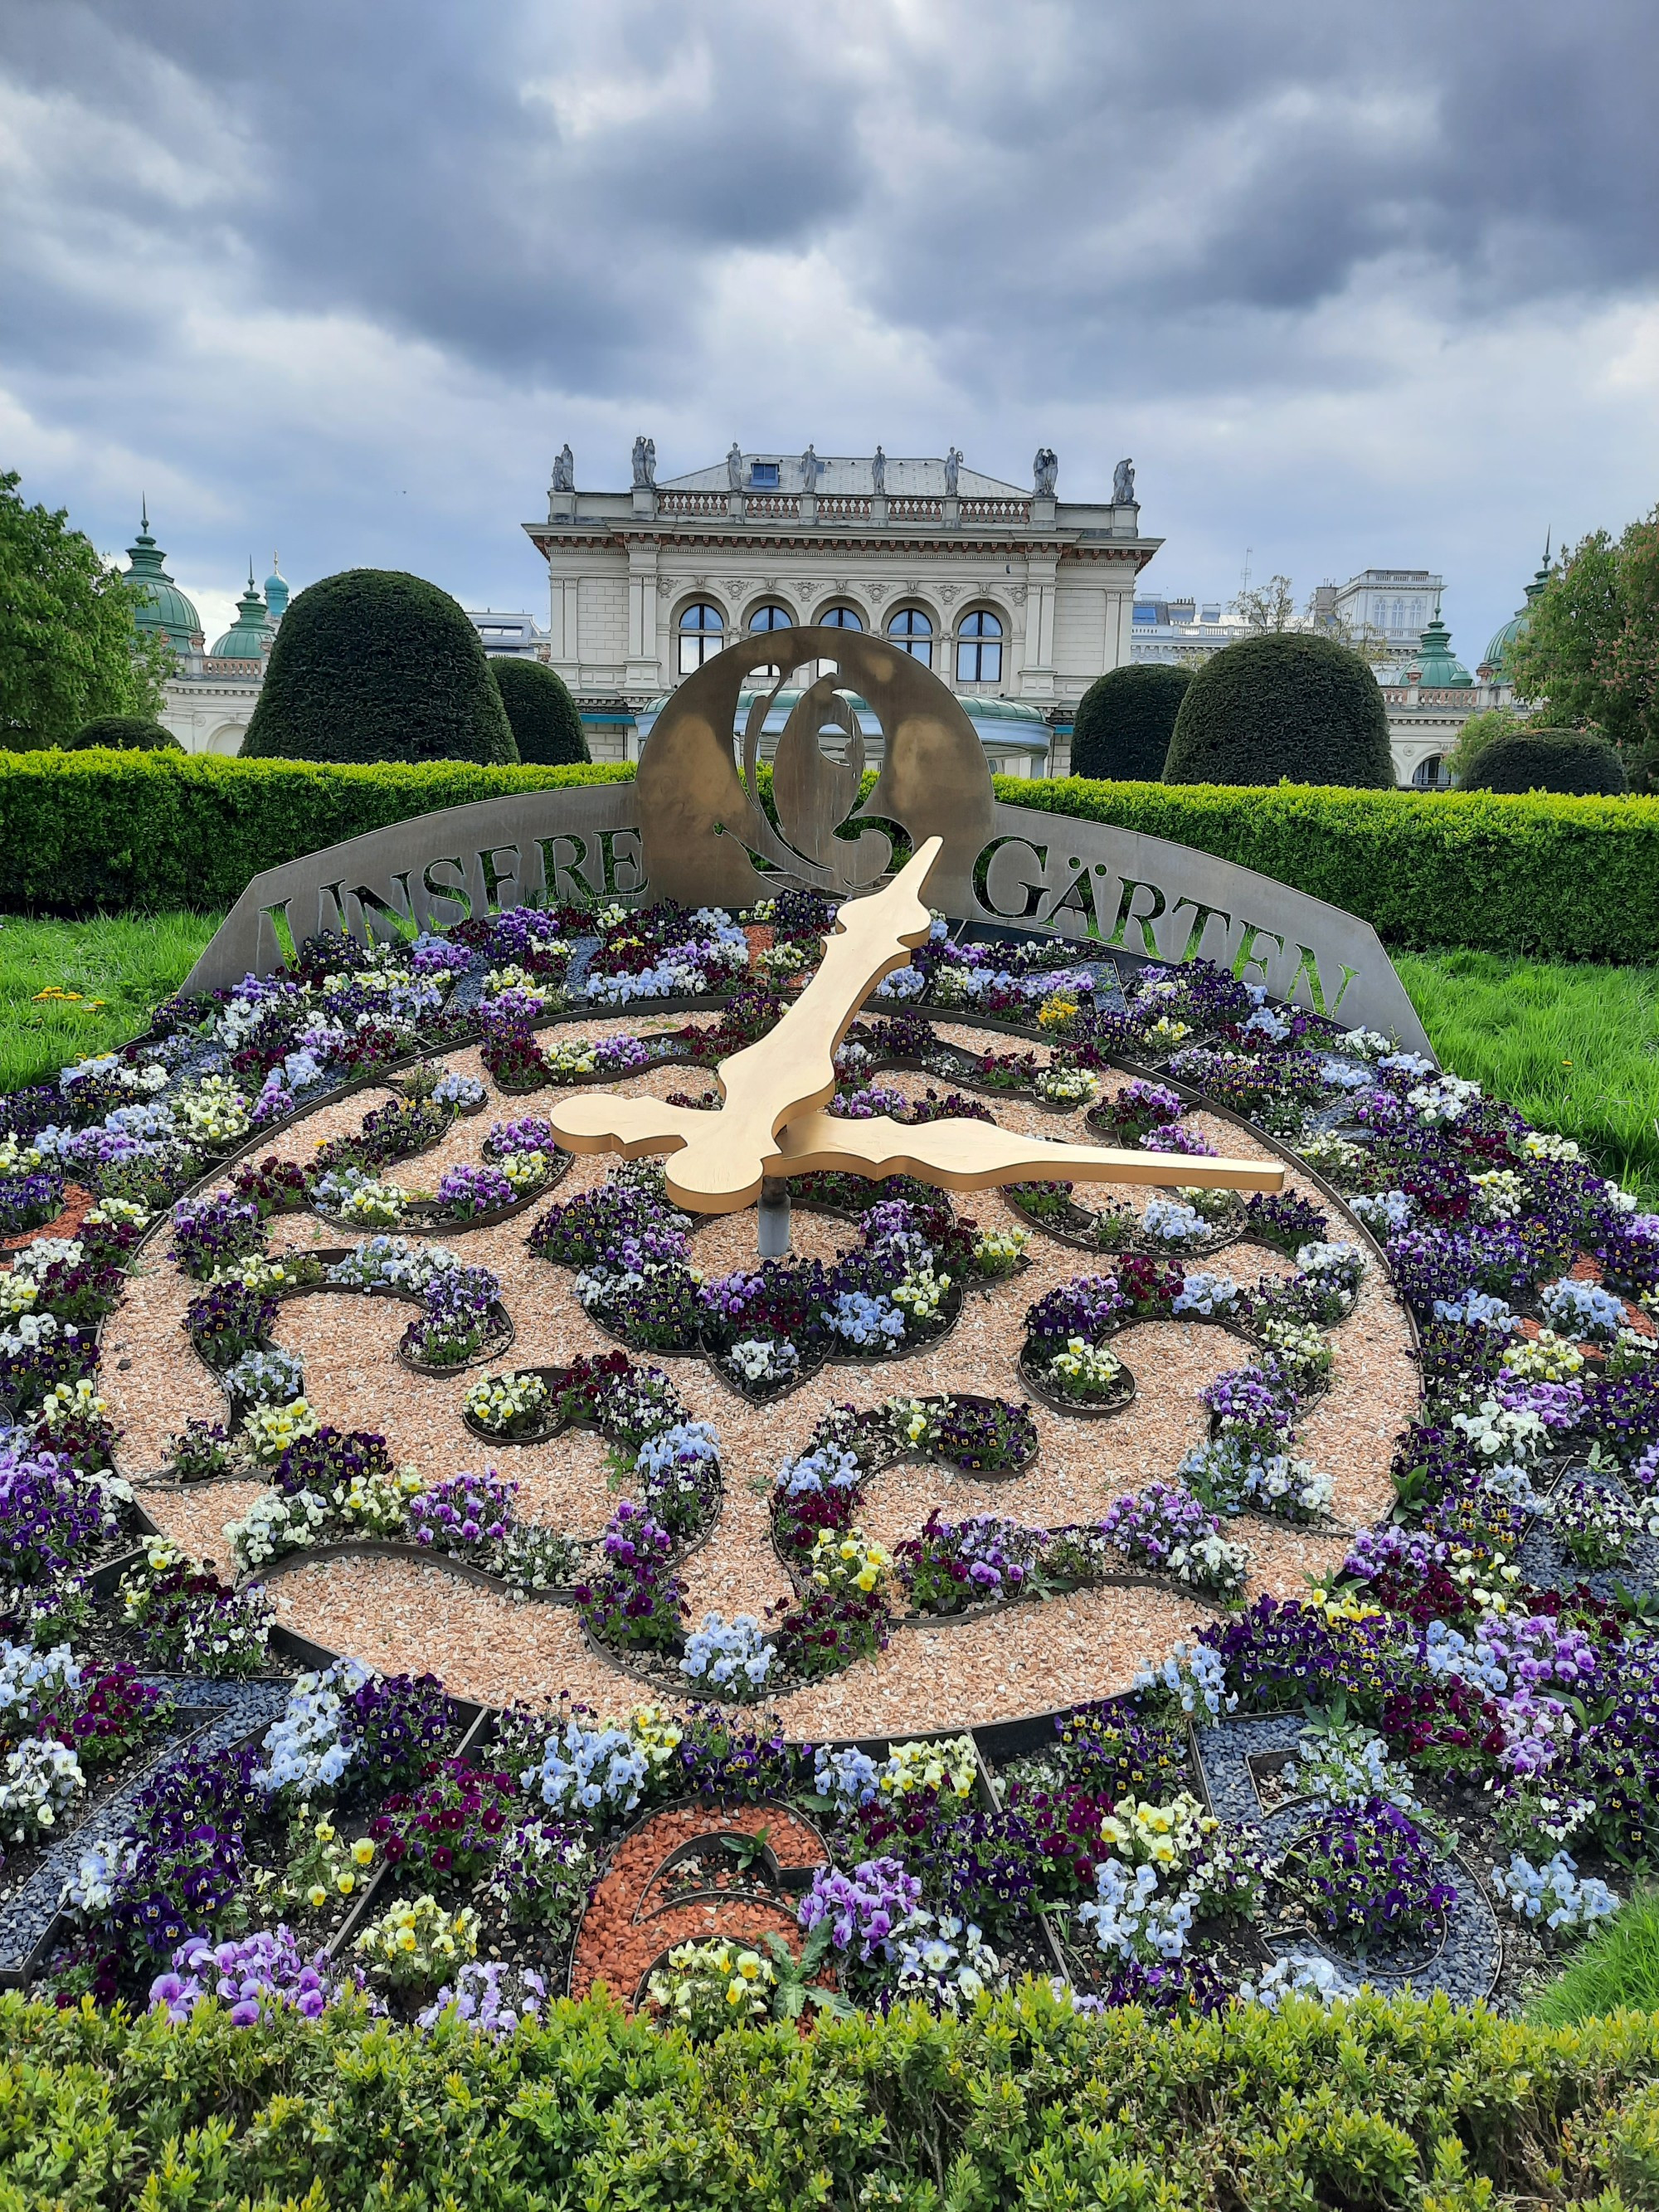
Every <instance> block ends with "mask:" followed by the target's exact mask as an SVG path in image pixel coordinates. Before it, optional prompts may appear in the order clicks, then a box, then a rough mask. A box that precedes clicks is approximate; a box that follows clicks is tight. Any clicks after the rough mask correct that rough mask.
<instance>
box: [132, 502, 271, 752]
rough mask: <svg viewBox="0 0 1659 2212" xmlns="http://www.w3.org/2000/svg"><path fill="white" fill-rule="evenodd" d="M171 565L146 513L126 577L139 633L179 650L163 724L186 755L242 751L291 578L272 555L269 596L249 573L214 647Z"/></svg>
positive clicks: (165, 690) (166, 688) (164, 699)
mask: <svg viewBox="0 0 1659 2212" xmlns="http://www.w3.org/2000/svg"><path fill="white" fill-rule="evenodd" d="M166 560H167V555H166V554H165V553H163V552H162V550H161V547H160V546H159V545H158V544H156V542H155V538H153V537H151V535H150V529H149V510H148V508H146V509H145V510H144V512H143V516H142V519H141V520H140V523H139V527H138V536H137V540H136V541H135V543H134V544H131V545H130V546H129V547H128V548H127V568H126V578H127V581H128V582H129V583H130V584H131V585H132V586H135V588H136V589H137V592H138V597H139V604H138V606H137V610H136V611H135V615H134V620H135V621H136V622H137V624H138V627H139V628H140V629H144V630H148V631H150V632H151V633H153V634H154V635H156V636H158V637H161V638H163V639H164V640H165V641H166V642H167V644H168V645H170V646H171V647H172V648H173V674H172V675H171V676H170V677H169V678H167V682H166V684H164V685H163V686H162V690H161V714H160V715H159V717H158V720H160V721H161V725H162V726H163V727H164V728H166V729H168V730H170V731H171V732H173V736H174V737H175V738H178V740H179V744H181V745H182V746H183V747H184V749H185V751H186V752H187V753H237V752H240V750H241V747H242V739H243V737H244V736H245V735H246V731H247V726H248V723H249V721H250V720H252V714H253V702H254V701H255V700H256V699H257V698H258V696H259V687H260V686H261V684H263V683H264V680H265V660H266V657H267V656H268V655H269V653H270V647H271V641H272V640H273V639H274V638H275V637H276V626H277V624H278V623H280V622H281V621H282V619H283V614H284V612H285V611H286V610H287V607H288V597H289V591H288V580H287V578H286V577H285V576H284V575H283V573H282V570H281V568H280V567H279V566H278V564H277V562H276V556H275V555H274V554H273V555H272V556H271V563H270V575H268V576H267V577H266V578H265V581H264V592H263V593H262V592H261V591H260V589H259V586H258V585H256V584H255V582H254V580H253V571H252V567H250V568H249V570H248V578H247V589H246V591H245V592H243V594H242V596H241V598H240V599H239V600H238V601H237V603H236V619H235V621H234V623H232V624H231V626H230V628H229V629H228V630H227V631H226V632H225V634H224V635H223V636H222V637H221V638H218V639H216V641H214V643H213V644H212V645H211V646H210V645H209V644H208V641H207V635H206V633H205V632H204V629H203V628H202V623H201V617H199V616H198V615H197V611H196V607H195V603H194V602H193V601H192V600H191V599H188V598H187V597H186V596H185V593H184V592H181V591H180V590H179V586H177V584H175V583H174V582H173V579H172V577H171V576H170V575H168V574H167V568H166V567H165V565H164V563H165V562H166Z"/></svg>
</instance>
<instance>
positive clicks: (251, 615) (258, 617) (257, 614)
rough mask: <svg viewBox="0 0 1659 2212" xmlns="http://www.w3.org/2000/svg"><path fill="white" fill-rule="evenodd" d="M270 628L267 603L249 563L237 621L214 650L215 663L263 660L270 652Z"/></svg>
mask: <svg viewBox="0 0 1659 2212" xmlns="http://www.w3.org/2000/svg"><path fill="white" fill-rule="evenodd" d="M270 640H271V628H270V623H268V622H267V621H266V619H265V603H264V600H263V599H261V598H260V597H259V593H258V589H257V588H256V586H255V585H254V581H253V563H252V562H249V563H248V571H247V589H246V591H245V592H243V594H242V596H241V598H240V599H238V600H237V602H236V620H235V622H234V623H233V625H232V626H231V628H230V629H228V630H227V631H226V632H225V634H224V635H223V636H222V638H221V639H220V640H219V642H218V643H217V645H216V646H215V647H214V648H213V653H212V658H213V659H215V660H263V659H264V657H265V655H266V653H269V652H270Z"/></svg>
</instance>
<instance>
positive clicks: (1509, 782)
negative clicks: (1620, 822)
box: [1462, 730, 1630, 797]
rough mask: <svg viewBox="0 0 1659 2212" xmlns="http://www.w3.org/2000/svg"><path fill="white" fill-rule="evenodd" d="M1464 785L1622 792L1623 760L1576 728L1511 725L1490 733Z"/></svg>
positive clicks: (1615, 794)
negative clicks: (1502, 733) (1508, 732)
mask: <svg viewBox="0 0 1659 2212" xmlns="http://www.w3.org/2000/svg"><path fill="white" fill-rule="evenodd" d="M1462 788H1463V789H1464V790H1465V791H1501V792H1522V791H1555V792H1574V793H1587V792H1596V793H1601V794H1602V795H1604V796H1607V797H1622V796H1623V795H1624V793H1626V792H1627V791H1628V790H1629V789H1630V782H1629V780H1628V778H1627V777H1626V774H1625V764H1624V763H1623V762H1622V761H1621V760H1620V757H1619V756H1618V754H1617V752H1615V751H1614V750H1613V747H1612V746H1611V745H1610V744H1608V743H1607V739H1606V738H1587V737H1586V736H1585V735H1584V734H1583V732H1582V731H1580V730H1516V732H1515V733H1514V734H1513V735H1512V736H1510V737H1506V738H1488V739H1487V741H1486V744H1484V745H1482V746H1481V748H1480V751H1479V752H1478V753H1477V754H1476V755H1475V758H1474V766H1473V768H1471V769H1470V770H1469V772H1468V775H1465V776H1464V777H1463V779H1462Z"/></svg>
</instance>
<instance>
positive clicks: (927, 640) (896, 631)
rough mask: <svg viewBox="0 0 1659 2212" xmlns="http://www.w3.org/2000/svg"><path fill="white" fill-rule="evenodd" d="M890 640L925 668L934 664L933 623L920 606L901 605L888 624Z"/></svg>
mask: <svg viewBox="0 0 1659 2212" xmlns="http://www.w3.org/2000/svg"><path fill="white" fill-rule="evenodd" d="M887 635H888V639H889V641H890V643H892V644H894V645H896V646H897V647H898V649H899V651H900V652H901V653H908V654H909V656H910V658H911V659H912V660H919V661H920V662H921V665H922V666H923V667H924V668H931V667H932V666H933V621H932V619H931V617H928V616H927V615H925V614H923V612H922V611H921V608H920V607H900V608H899V610H898V611H897V612H896V614H895V615H894V616H893V617H892V619H891V621H890V622H889V623H888V625H887Z"/></svg>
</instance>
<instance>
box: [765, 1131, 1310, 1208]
mask: <svg viewBox="0 0 1659 2212" xmlns="http://www.w3.org/2000/svg"><path fill="white" fill-rule="evenodd" d="M777 1152H778V1158H777V1159H776V1161H775V1163H769V1165H768V1172H769V1174H771V1175H786V1176H796V1175H810V1174H811V1173H812V1172H813V1171H814V1170H818V1169H822V1168H840V1167H845V1166H847V1165H848V1164H854V1172H855V1173H857V1174H860V1175H867V1176H870V1177H872V1179H877V1178H879V1177H881V1176H890V1175H908V1176H915V1178H916V1180H917V1181H918V1182H927V1183H932V1184H933V1185H934V1186H935V1187H936V1188H939V1189H941V1190H984V1189H987V1188H989V1186H990V1185H992V1184H994V1183H1003V1182H1017V1181H1020V1180H1023V1179H1024V1178H1026V1177H1028V1176H1029V1177H1032V1178H1035V1179H1037V1180H1041V1181H1049V1180H1052V1179H1054V1178H1055V1177H1059V1176H1064V1177H1066V1179H1068V1180H1069V1181H1071V1182H1125V1183H1164V1184H1169V1185H1174V1186H1177V1187H1181V1188H1188V1189H1194V1188H1201V1189H1205V1190H1268V1191H1276V1190H1282V1189H1283V1188H1284V1184H1285V1170H1284V1169H1283V1168H1281V1167H1280V1166H1279V1164H1277V1162H1268V1161H1265V1160H1226V1159H1205V1158H1196V1157H1194V1156H1192V1155H1189V1154H1186V1153H1182V1154H1179V1155H1176V1154H1170V1153H1167V1152H1114V1151H1112V1150H1111V1149H1110V1148H1109V1147H1108V1146H1103V1145H1058V1144H1050V1143H1048V1142H1047V1141H1046V1140H1045V1139H1043V1138H1042V1137H1023V1136H1021V1135H1019V1134H1018V1132H1016V1131H1014V1130H1012V1129H999V1128H995V1127H993V1126H992V1125H991V1124H990V1123H989V1122H987V1121H923V1122H921V1123H919V1124H918V1125H917V1126H916V1127H909V1126H908V1124H907V1123H905V1122H902V1121H893V1120H891V1119H890V1117H888V1116H887V1115H873V1116H872V1118H871V1119H870V1120H868V1121H842V1120H841V1119H840V1118H838V1117H837V1116H836V1115H833V1114H824V1113H817V1112H814V1113H810V1114H803V1115H799V1117H798V1118H797V1119H796V1120H794V1121H791V1122H789V1123H788V1124H787V1127H785V1128H783V1129H782V1130H781V1131H780V1133H779V1135H778V1140H777Z"/></svg>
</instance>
